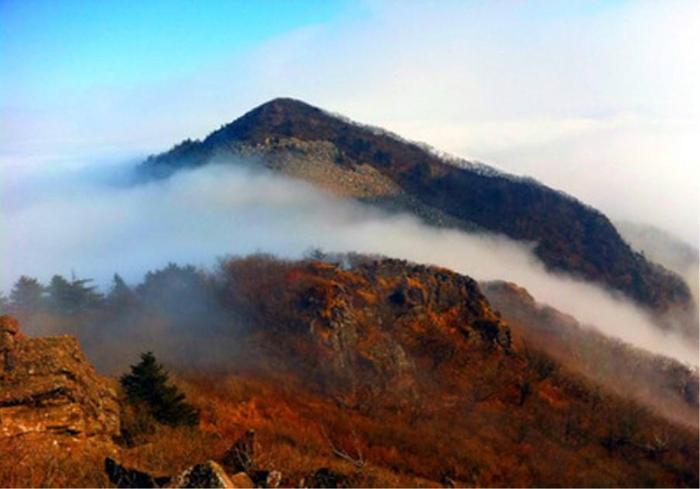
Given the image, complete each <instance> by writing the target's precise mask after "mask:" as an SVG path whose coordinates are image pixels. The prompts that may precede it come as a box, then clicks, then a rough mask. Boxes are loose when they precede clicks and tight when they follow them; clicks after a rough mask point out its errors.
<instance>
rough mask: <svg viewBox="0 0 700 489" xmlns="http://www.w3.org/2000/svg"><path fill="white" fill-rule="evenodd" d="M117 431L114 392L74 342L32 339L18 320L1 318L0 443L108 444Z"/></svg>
mask: <svg viewBox="0 0 700 489" xmlns="http://www.w3.org/2000/svg"><path fill="white" fill-rule="evenodd" d="M118 432H119V405H118V402H117V395H116V392H115V390H114V387H113V386H112V384H111V382H110V381H109V380H108V379H106V378H104V377H102V376H100V375H98V374H97V373H96V372H95V369H94V368H93V366H92V365H91V364H90V363H89V362H88V361H87V359H86V358H85V355H84V354H83V352H82V351H81V349H80V345H79V344H78V341H77V340H76V339H75V338H73V337H70V336H59V337H49V338H30V337H27V336H25V335H23V334H22V333H21V331H20V328H19V324H18V322H17V320H16V319H14V318H13V317H11V316H1V317H0V440H1V439H2V438H9V437H13V438H14V437H28V438H32V439H39V440H46V441H55V440H59V439H61V438H65V437H74V438H92V437H100V438H105V439H110V438H111V437H112V436H116V435H117V434H118ZM0 443H1V441H0Z"/></svg>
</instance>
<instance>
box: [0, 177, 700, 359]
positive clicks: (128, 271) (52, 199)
mask: <svg viewBox="0 0 700 489" xmlns="http://www.w3.org/2000/svg"><path fill="white" fill-rule="evenodd" d="M42 178H45V177H37V178H30V177H27V178H25V179H23V180H21V181H19V180H18V181H15V182H14V184H13V186H12V188H11V189H8V188H3V189H2V190H3V195H8V191H10V194H9V195H10V196H13V195H14V201H13V205H11V206H6V205H5V204H3V207H2V213H3V227H4V229H6V230H7V236H8V237H7V238H6V239H3V240H0V256H2V257H3V261H4V265H3V267H2V268H1V269H0V287H1V288H2V289H4V290H5V291H7V290H8V289H9V287H10V286H11V284H12V282H13V281H14V280H16V278H17V277H18V276H19V275H20V274H26V275H30V276H36V277H38V278H40V279H41V280H42V281H44V282H45V283H46V282H47V281H48V280H49V278H50V276H51V275H52V274H54V273H59V274H63V275H69V274H70V273H71V271H72V270H74V271H75V272H76V273H77V274H78V275H79V276H81V277H92V278H95V279H97V280H98V281H99V282H100V283H102V284H105V283H107V282H108V280H109V279H110V278H111V276H112V274H113V273H115V272H119V273H120V274H123V275H124V276H125V278H127V280H129V281H131V282H136V281H139V280H140V279H141V277H142V275H143V273H144V272H145V271H146V270H149V269H153V268H157V267H160V266H163V265H165V264H166V263H167V262H169V261H176V262H180V263H192V264H195V265H202V266H207V265H211V264H213V262H214V260H215V258H216V257H217V256H223V255H225V254H246V253H251V252H255V251H258V250H262V251H267V252H272V253H276V254H279V255H282V256H289V257H299V256H301V255H302V254H303V253H304V252H305V251H307V250H308V249H310V248H311V247H322V248H324V249H326V250H329V251H359V252H368V253H383V254H386V255H388V256H392V257H398V258H405V259H410V260H413V261H417V262H421V263H432V264H438V265H442V266H445V267H448V268H451V269H453V270H455V271H458V272H461V273H464V274H466V275H469V276H472V277H474V278H476V279H479V280H493V279H505V280H510V281H514V282H516V283H518V284H520V285H522V286H524V287H526V288H527V289H528V290H530V291H531V293H532V294H533V295H534V296H535V297H536V298H537V299H538V300H540V301H542V302H545V303H548V304H550V305H552V306H554V307H556V308H558V309H560V310H562V311H565V312H568V313H571V314H573V315H575V316H576V317H577V318H578V319H579V320H580V321H582V322H584V323H588V324H594V325H596V326H597V327H599V328H600V329H601V330H603V331H604V332H605V333H607V334H610V335H612V336H617V337H620V338H622V339H623V340H625V341H627V342H630V343H632V344H635V345H638V346H640V347H642V348H645V349H648V350H650V351H653V352H657V353H662V354H665V355H669V356H673V357H676V358H679V359H681V360H683V361H686V362H693V363H695V364H697V349H694V348H693V347H691V346H690V345H688V344H686V343H684V341H683V340H681V339H680V338H678V337H676V336H673V335H665V334H662V333H661V332H660V331H659V330H658V329H657V328H656V327H655V326H654V325H653V323H652V321H651V319H650V318H649V317H648V316H647V315H646V314H645V313H644V312H643V311H640V310H638V309H637V308H636V307H634V306H633V305H632V304H631V303H629V302H626V301H624V300H621V299H616V298H613V297H612V296H611V295H610V294H608V293H607V292H605V291H604V290H602V289H600V288H598V287H595V286H593V285H590V284H586V283H584V282H580V281H576V280H573V279H571V278H567V277H564V276H559V275H553V274H550V273H547V272H546V271H545V270H544V268H543V266H542V265H541V264H540V263H539V262H538V261H537V260H536V259H535V258H534V256H533V255H532V253H531V252H530V249H529V248H528V247H527V246H525V245H523V244H521V243H515V242H513V241H510V240H508V239H506V238H503V237H498V236H492V235H472V234H466V233H463V232H459V231H452V230H438V229H435V228H430V227H427V226H424V225H422V224H420V223H419V222H418V221H416V220H415V219H414V218H412V217H409V216H400V217H396V216H387V215H384V214H382V213H379V212H377V211H376V210H372V209H370V208H367V207H364V206H360V205H359V204H354V203H351V202H349V201H345V200H339V199H337V198H334V197H332V196H330V195H327V194H325V193H322V192H321V191H319V190H317V189H315V188H313V187H311V186H309V185H308V184H305V183H303V182H299V181H294V180H288V179H285V178H283V177H279V176H275V175H269V174H264V173H249V172H248V171H247V170H245V169H244V168H242V167H240V166H226V167H223V166H208V167H206V168H204V169H200V170H197V171H193V172H183V173H180V174H177V175H176V176H175V177H174V178H172V179H170V180H167V181H161V182H154V183H150V184H148V185H141V186H135V187H134V186H113V185H110V184H107V183H100V181H99V180H95V179H94V178H85V177H84V175H83V176H82V177H81V174H80V173H78V174H75V176H74V178H70V179H66V178H64V179H60V178H53V179H51V181H50V182H51V185H48V186H47V185H46V183H47V182H46V181H42Z"/></svg>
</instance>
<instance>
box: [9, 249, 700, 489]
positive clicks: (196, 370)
mask: <svg viewBox="0 0 700 489" xmlns="http://www.w3.org/2000/svg"><path fill="white" fill-rule="evenodd" d="M118 297H121V299H120V300H117V296H115V295H110V296H108V297H107V298H106V299H105V303H104V304H103V305H100V304H97V305H95V303H94V301H93V302H92V304H93V305H92V306H91V307H92V308H93V309H91V310H84V311H83V312H81V313H79V314H76V313H75V308H74V307H71V308H69V309H68V310H66V312H61V310H56V309H54V310H50V309H46V310H45V311H44V312H40V313H36V312H33V313H32V312H30V313H26V312H25V313H23V317H24V318H25V321H26V324H27V327H26V330H27V331H35V330H39V329H41V327H42V323H43V322H48V323H49V324H51V325H52V326H53V327H56V326H57V325H60V324H69V323H70V324H73V325H74V326H75V327H74V331H75V332H76V334H79V335H83V336H84V337H85V340H86V341H85V344H86V345H87V347H88V350H87V351H88V355H95V357H94V358H96V359H97V360H100V361H101V362H107V363H108V364H109V365H112V366H114V365H115V364H116V363H118V364H119V365H120V367H119V370H117V373H119V372H123V371H124V370H125V369H126V368H127V365H128V364H129V363H131V361H132V360H133V359H134V358H136V357H137V355H136V354H134V353H128V352H129V351H130V350H129V348H132V349H133V348H138V349H141V351H143V350H145V349H147V348H148V349H153V351H154V352H155V354H156V355H157V356H158V357H160V358H162V359H164V360H165V361H166V362H167V365H168V366H169V368H170V369H171V371H172V372H175V373H176V374H177V377H176V378H177V381H178V383H179V385H180V386H181V387H182V388H183V389H184V391H185V392H186V394H187V398H188V400H189V401H190V402H191V403H192V404H194V406H195V407H196V408H198V409H199V410H200V413H201V424H200V426H199V428H188V427H180V428H173V427H168V426H162V427H159V428H158V429H155V430H150V431H149V430H146V428H139V427H140V426H146V427H147V426H148V424H147V423H146V424H145V425H144V423H143V420H141V421H139V419H140V418H138V417H137V418H135V419H132V420H131V421H129V419H130V418H129V417H127V418H124V417H123V416H124V410H123V408H122V411H121V412H122V426H123V427H124V426H125V423H126V426H128V427H129V428H128V429H129V430H131V434H130V436H129V437H128V439H134V440H138V439H142V440H144V442H141V443H137V444H136V445H131V446H120V447H119V448H118V449H116V451H114V450H112V451H109V456H110V457H115V458H116V459H117V460H118V461H119V463H122V464H124V465H125V466H126V467H135V468H138V469H139V470H142V471H146V472H148V473H149V474H155V475H163V474H165V475H169V476H172V475H174V474H177V473H179V472H180V471H182V470H184V469H186V468H187V467H190V466H192V464H196V463H203V462H204V461H206V460H209V459H213V460H222V459H223V458H225V457H224V454H225V452H226V450H227V449H228V448H229V447H230V446H231V445H232V444H233V443H234V442H235V441H236V440H237V439H238V438H239V437H241V436H242V435H243V434H244V433H246V432H247V431H248V430H249V429H251V428H252V429H255V430H256V433H257V440H258V441H257V444H258V445H257V446H258V447H259V448H258V449H257V450H258V453H259V456H258V458H257V459H256V462H255V470H256V471H263V472H265V471H270V470H279V471H281V473H282V479H281V480H282V484H283V485H290V486H297V485H299V484H300V483H301V482H300V481H301V480H302V479H304V480H305V481H307V482H304V484H311V485H324V484H329V482H328V477H330V475H329V474H332V475H333V478H334V479H333V480H336V481H338V480H342V481H345V482H343V484H346V485H347V484H350V485H360V486H414V485H418V486H435V485H453V484H456V485H481V486H553V485H564V486H598V485H602V486H697V483H698V445H697V437H698V432H697V428H696V427H691V426H687V425H685V426H684V425H681V424H675V423H673V422H671V421H669V420H667V419H664V418H663V417H661V416H659V415H658V414H654V412H653V411H652V410H650V409H647V408H646V407H644V405H643V404H640V403H639V402H637V401H635V400H634V399H631V398H629V397H626V396H623V395H622V394H624V393H621V391H620V390H619V389H618V390H616V389H614V388H612V389H611V388H609V387H608V386H607V385H604V384H600V383H597V382H595V381H594V380H592V378H591V377H589V378H586V377H585V376H583V375H580V373H577V372H576V370H575V369H572V368H571V367H572V366H575V364H571V363H570V362H565V361H561V360H560V359H559V358H557V357H556V356H554V355H549V354H547V353H546V352H545V351H543V350H540V349H539V348H538V347H537V345H531V346H530V347H525V346H524V342H525V340H526V337H525V336H523V335H521V334H522V331H523V328H521V327H518V326H516V325H514V326H511V325H510V324H508V323H507V322H506V321H504V319H503V317H505V315H503V317H502V315H500V314H499V313H498V312H497V311H496V310H495V309H493V308H492V306H491V305H490V303H489V301H488V300H487V298H486V297H485V296H484V295H483V293H482V292H481V289H480V287H479V285H478V284H477V283H476V282H475V281H474V280H472V279H471V278H469V277H466V276H462V275H459V274H456V273H454V272H451V271H449V270H446V269H442V268H436V267H430V266H422V265H416V264H412V263H408V262H405V261H400V260H392V259H375V258H368V257H363V256H356V255H350V256H343V257H340V261H339V262H337V263H333V262H320V261H314V260H306V261H281V260H277V259H275V258H272V257H270V256H252V257H248V258H243V259H241V258H233V259H228V260H225V261H223V262H222V263H221V265H220V268H219V269H218V270H217V271H216V273H209V272H203V271H197V270H195V269H193V268H190V267H177V266H175V265H169V266H168V267H166V268H165V269H164V270H159V271H155V272H151V273H149V274H147V276H146V280H145V281H144V283H143V284H141V285H139V286H138V287H136V288H135V289H128V288H127V289H122V290H121V291H120V292H119V294H118ZM195 303H196V304H195ZM20 312H21V311H20ZM94 338H100V341H99V342H97V343H95V342H94ZM105 341H107V344H106V345H102V344H101V343H102V342H105ZM136 351H138V350H136ZM613 353H614V352H613ZM109 355H111V356H112V358H111V359H106V358H105V356H109ZM608 360H609V359H608ZM639 362H641V363H642V364H646V363H647V362H649V363H648V364H649V365H650V366H652V368H653V365H654V363H653V359H649V358H646V357H643V356H642V357H640V360H639ZM644 368H646V367H644ZM658 392H661V391H658ZM668 392H670V391H668ZM127 413H128V411H127ZM132 418H133V417H132ZM125 419H126V421H125ZM134 430H136V431H135V432H134ZM139 430H145V431H143V432H142V433H140V432H139ZM139 433H140V434H139ZM30 447H31V445H26V444H25V445H24V446H23V448H22V450H23V451H22V452H21V453H22V454H23V455H22V456H23V457H24V458H23V460H27V461H30V462H31V461H32V460H34V461H35V463H39V460H38V459H36V458H33V457H38V456H39V454H35V453H34V452H32V450H31V449H30ZM14 450H15V451H17V450H16V449H14ZM79 456H80V455H79V454H77V455H76V454H67V455H66V458H64V459H61V460H63V461H61V462H56V463H61V464H66V465H64V466H61V467H63V468H65V467H69V466H70V467H73V466H80V460H81V459H80V458H77V459H76V457H79ZM222 463H223V462H222ZM71 464H73V465H71ZM39 466H44V465H41V464H40V465H39ZM46 466H47V467H56V464H53V465H51V464H48V465H46ZM5 467H6V468H5V469H4V470H8V469H7V466H5ZM92 467H93V468H92V472H90V470H87V471H86V468H85V467H83V469H84V470H83V472H81V474H82V475H81V477H82V479H80V480H81V481H83V482H81V484H82V483H86V482H85V481H87V483H88V484H90V481H92V484H97V485H99V484H102V483H103V480H104V473H103V472H102V471H101V469H100V467H95V466H92ZM88 468H89V467H88ZM58 473H60V474H63V475H62V476H61V477H63V479H61V481H62V482H60V484H61V485H72V484H73V485H74V484H75V483H76V482H75V481H72V480H71V479H70V477H71V475H70V474H71V473H72V472H71V470H59V472H58ZM256 473H257V472H256ZM266 473H267V472H266ZM319 473H320V474H321V475H322V476H323V477H321V475H318V474H319ZM32 474H34V475H33V477H38V476H41V474H42V473H41V472H40V473H39V475H37V473H36V472H32ZM251 474H252V475H255V473H252V472H251ZM10 475H13V473H10ZM54 475H55V473H54ZM317 475H318V477H321V479H318V478H316V476H317ZM43 476H46V477H48V475H46V474H43ZM43 476H42V477H43ZM3 477H4V478H3ZM17 477H19V476H17ZM90 477H93V479H91V478H90ZM2 480H5V481H7V480H11V481H13V485H17V484H19V482H17V481H18V480H19V481H20V482H21V480H22V479H17V478H15V479H8V474H6V473H5V474H3V470H2V468H1V467H0V481H2ZM32 480H36V479H32ZM308 481H313V482H308ZM324 481H325V482H324Z"/></svg>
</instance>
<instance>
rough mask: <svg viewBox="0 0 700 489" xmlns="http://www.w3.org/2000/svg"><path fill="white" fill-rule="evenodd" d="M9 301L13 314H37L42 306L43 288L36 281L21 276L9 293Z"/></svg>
mask: <svg viewBox="0 0 700 489" xmlns="http://www.w3.org/2000/svg"><path fill="white" fill-rule="evenodd" d="M10 300H11V305H10V306H11V309H12V311H13V312H19V313H35V312H38V311H39V310H41V309H42V308H43V305H44V304H43V302H44V286H43V285H41V284H40V283H39V281H38V280H37V279H35V278H32V277H27V276H25V275H22V276H21V277H20V278H19V279H18V280H17V282H15V285H14V287H13V288H12V290H11V291H10Z"/></svg>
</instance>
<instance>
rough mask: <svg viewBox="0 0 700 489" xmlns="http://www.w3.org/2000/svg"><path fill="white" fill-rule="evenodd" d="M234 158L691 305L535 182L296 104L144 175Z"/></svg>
mask: <svg viewBox="0 0 700 489" xmlns="http://www.w3.org/2000/svg"><path fill="white" fill-rule="evenodd" d="M240 157H244V158H246V159H250V158H253V159H257V160H259V161H260V162H261V164H263V165H266V166H268V167H269V168H271V169H273V170H275V171H281V172H282V173H285V174H288V175H291V176H295V177H299V178H303V179H306V180H308V181H311V182H313V183H316V184H318V185H320V186H322V187H325V188H327V189H330V190H332V191H334V192H337V193H338V194H340V195H344V196H349V197H354V198H358V199H361V200H364V201H368V202H371V203H373V204H376V205H381V206H383V207H385V208H389V209H392V210H398V211H404V212H411V213H414V214H416V215H418V216H419V217H421V218H422V219H424V220H426V221H427V222H429V223H431V224H437V225H443V226H450V227H457V228H467V229H474V228H480V229H486V230H490V231H493V232H497V233H502V234H505V235H507V236H510V237H512V238H514V239H518V240H525V241H529V242H536V243H537V246H536V248H535V252H536V254H537V255H538V256H539V258H540V259H541V260H542V261H543V262H544V263H545V264H546V265H547V266H548V267H549V268H551V269H556V270H562V271H565V272H568V273H572V274H575V275H578V276H581V277H583V278H586V279H588V280H593V281H596V282H599V283H601V284H605V285H607V286H609V287H612V288H613V289H617V290H620V291H622V292H623V293H625V294H626V295H628V296H629V297H631V298H633V299H634V300H636V301H638V302H640V303H643V304H645V305H647V306H650V307H652V308H654V309H656V310H659V311H663V310H666V309H668V308H671V307H674V306H678V305H680V306H683V307H686V306H688V305H689V303H690V301H691V297H690V293H689V290H688V287H687V286H686V285H685V284H684V282H683V281H682V280H681V279H680V278H679V277H677V276H676V275H674V274H672V273H670V272H668V271H666V270H665V269H663V268H662V267H660V266H657V265H655V264H653V263H651V262H649V261H647V260H646V259H645V258H644V257H643V256H642V255H640V254H638V253H635V252H634V251H633V250H632V249H631V248H630V247H629V246H628V245H627V244H626V243H625V242H624V241H623V240H622V239H621V238H620V235H619V234H618V232H617V230H616V229H615V227H614V226H613V225H612V224H611V223H610V221H609V220H608V219H607V218H606V217H605V216H604V215H603V214H601V213H600V212H598V211H596V210H595V209H592V208H590V207H588V206H585V205H584V204H582V203H581V202H579V201H577V200H575V199H573V198H571V197H569V196H566V195H564V194H562V193H560V192H557V191H555V190H552V189H550V188H548V187H545V186H544V185H541V184H539V183H537V182H535V181H534V180H531V179H523V178H515V177H512V176H509V175H505V174H502V173H499V172H497V171H495V170H493V169H490V168H488V167H484V166H480V165H473V164H470V163H468V162H464V161H451V160H450V161H448V160H446V159H444V158H442V157H440V156H438V155H436V154H435V153H434V152H431V151H429V150H427V149H426V148H425V147H423V146H420V145H417V144H413V143H409V142H406V141H404V140H401V139H400V138H398V137H396V136H394V135H391V134H387V133H385V132H382V131H379V130H376V129H373V128H368V127H365V126H360V125H358V124H354V123H351V122H349V121H347V120H344V119H342V118H340V117H336V116H332V115H330V114H328V113H326V112H324V111H322V110H320V109H317V108H315V107H312V106H310V105H307V104H305V103H303V102H299V101H296V100H291V99H276V100H273V101H271V102H268V103H266V104H264V105H262V106H260V107H258V108H256V109H254V110H252V111H251V112H249V113H247V114H245V115H244V116H243V117H241V118H239V119H237V120H236V121H234V122H232V123H231V124H228V125H226V126H224V127H222V128H221V129H219V130H218V131H215V132H213V133H212V134H210V135H209V136H208V137H207V138H205V139H204V140H203V141H190V140H188V141H185V142H183V143H182V144H180V145H178V146H176V147H174V148H173V149H172V150H171V151H168V152H166V153H163V154H160V155H158V156H154V157H151V158H149V159H148V160H147V161H146V162H145V163H144V164H143V165H142V167H141V168H142V170H143V171H144V173H146V174H147V175H151V176H153V175H155V176H167V175H169V174H171V173H172V172H174V171H176V170H178V169H180V168H183V167H193V166H199V165H204V164H206V163H207V162H209V161H211V160H212V159H217V158H222V159H226V160H231V159H232V158H233V159H236V158H240Z"/></svg>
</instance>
